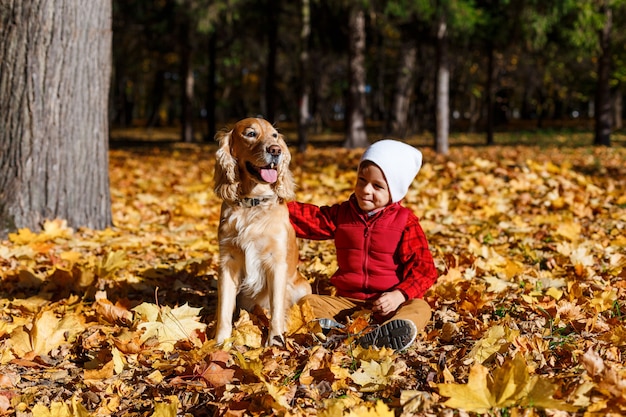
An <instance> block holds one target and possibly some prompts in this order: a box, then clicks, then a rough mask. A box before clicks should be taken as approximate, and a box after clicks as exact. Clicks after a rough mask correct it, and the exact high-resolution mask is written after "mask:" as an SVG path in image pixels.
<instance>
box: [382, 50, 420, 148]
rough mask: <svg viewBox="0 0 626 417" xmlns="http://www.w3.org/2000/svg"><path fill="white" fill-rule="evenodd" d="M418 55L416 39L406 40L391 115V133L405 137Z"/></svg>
mask: <svg viewBox="0 0 626 417" xmlns="http://www.w3.org/2000/svg"><path fill="white" fill-rule="evenodd" d="M416 57H417V45H416V42H415V41H414V40H410V41H406V42H404V43H403V44H402V55H401V58H400V65H399V66H398V70H397V76H396V85H395V88H394V94H393V99H392V104H391V114H390V117H389V122H390V126H389V133H390V134H391V135H393V136H396V137H400V138H403V137H405V136H406V134H407V131H408V128H407V122H408V120H409V107H410V104H411V94H412V92H413V88H414V84H415V72H416V65H417V58H416Z"/></svg>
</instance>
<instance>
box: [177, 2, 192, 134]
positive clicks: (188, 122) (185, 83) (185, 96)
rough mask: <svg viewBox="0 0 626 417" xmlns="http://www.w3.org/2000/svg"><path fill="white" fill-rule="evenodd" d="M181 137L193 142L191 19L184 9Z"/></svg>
mask: <svg viewBox="0 0 626 417" xmlns="http://www.w3.org/2000/svg"><path fill="white" fill-rule="evenodd" d="M180 15H181V19H182V23H181V26H180V55H181V56H180V74H181V80H180V82H181V91H182V94H181V121H180V122H181V123H180V124H181V139H182V141H183V142H188V143H190V142H193V141H194V132H193V101H194V77H193V64H192V54H193V47H192V40H191V21H190V17H189V16H188V15H187V13H186V11H185V10H182V11H181V12H180Z"/></svg>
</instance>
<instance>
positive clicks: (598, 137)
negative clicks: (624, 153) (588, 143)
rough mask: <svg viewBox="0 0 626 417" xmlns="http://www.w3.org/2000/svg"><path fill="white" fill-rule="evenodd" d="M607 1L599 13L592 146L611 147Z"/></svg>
mask: <svg viewBox="0 0 626 417" xmlns="http://www.w3.org/2000/svg"><path fill="white" fill-rule="evenodd" d="M608 3H609V2H608V0H604V1H603V2H602V6H601V13H603V14H604V18H605V21H604V27H603V28H602V29H601V30H600V32H599V37H600V50H601V53H600V56H599V57H598V85H597V87H596V112H595V137H594V140H593V144H594V145H597V146H611V119H612V114H611V85H610V82H611V31H612V29H613V14H612V10H611V6H610V5H609V4H608Z"/></svg>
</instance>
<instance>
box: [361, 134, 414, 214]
mask: <svg viewBox="0 0 626 417" xmlns="http://www.w3.org/2000/svg"><path fill="white" fill-rule="evenodd" d="M363 161H371V162H373V163H375V164H376V165H378V167H379V168H380V169H381V170H382V171H383V174H384V175H385V179H386V180H387V186H388V187H389V192H390V194H391V202H392V203H397V202H398V201H400V200H402V199H403V198H404V196H405V195H406V192H407V191H408V190H409V186H410V185H411V183H412V182H413V179H414V178H415V176H416V175H417V173H418V172H419V170H420V168H421V167H422V153H421V152H420V151H418V150H417V149H415V148H414V147H413V146H411V145H408V144H406V143H404V142H399V141H397V140H392V139H383V140H379V141H378V142H375V143H373V144H372V145H371V146H370V147H369V148H367V149H366V150H365V152H364V153H363V156H362V157H361V162H363ZM359 164H360V162H359Z"/></svg>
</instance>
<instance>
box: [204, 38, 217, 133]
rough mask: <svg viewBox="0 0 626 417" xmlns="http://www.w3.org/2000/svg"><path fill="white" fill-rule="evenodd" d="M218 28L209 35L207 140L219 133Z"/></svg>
mask: <svg viewBox="0 0 626 417" xmlns="http://www.w3.org/2000/svg"><path fill="white" fill-rule="evenodd" d="M216 77H217V29H216V30H215V31H213V32H211V34H210V35H209V76H208V87H207V91H208V92H207V96H208V97H207V102H206V112H207V113H206V122H207V138H206V140H207V141H209V142H210V141H212V140H213V138H214V136H215V134H216V133H217V121H216V120H215V111H216V109H217V105H216V104H217V103H216V91H217V81H216V79H217V78H216Z"/></svg>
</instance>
